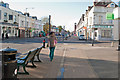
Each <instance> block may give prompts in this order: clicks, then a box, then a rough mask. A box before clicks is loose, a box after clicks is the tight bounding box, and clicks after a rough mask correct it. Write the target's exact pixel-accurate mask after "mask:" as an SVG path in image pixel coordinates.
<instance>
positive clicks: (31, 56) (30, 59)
mask: <svg viewBox="0 0 120 80" xmlns="http://www.w3.org/2000/svg"><path fill="white" fill-rule="evenodd" d="M38 50H39V49H35V50H32V51H29V52H28V54H27V56H25V57H23V58H18V59H17V66H18V71H19V67H20V66H22V67H23V70H24V73H23V72H18V71H17V73H18V74H28V75H29V73H28V72H27V71H26V67H27V64H28V63H29V62H31V63H32V66H31V67H36V66H35V64H34V63H33V62H34V61H33V60H34V57H35V55H36V53H37V51H38Z"/></svg>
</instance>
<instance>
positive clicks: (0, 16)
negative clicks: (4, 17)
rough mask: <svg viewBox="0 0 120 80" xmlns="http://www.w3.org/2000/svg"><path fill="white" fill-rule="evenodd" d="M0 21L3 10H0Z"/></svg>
mask: <svg viewBox="0 0 120 80" xmlns="http://www.w3.org/2000/svg"><path fill="white" fill-rule="evenodd" d="M0 20H1V10H0Z"/></svg>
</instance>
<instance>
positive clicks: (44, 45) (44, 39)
mask: <svg viewBox="0 0 120 80" xmlns="http://www.w3.org/2000/svg"><path fill="white" fill-rule="evenodd" d="M43 48H45V39H44V40H43Z"/></svg>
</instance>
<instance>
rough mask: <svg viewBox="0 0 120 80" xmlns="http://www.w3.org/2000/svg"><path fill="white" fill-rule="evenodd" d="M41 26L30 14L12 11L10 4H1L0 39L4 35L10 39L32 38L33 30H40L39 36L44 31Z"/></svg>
mask: <svg viewBox="0 0 120 80" xmlns="http://www.w3.org/2000/svg"><path fill="white" fill-rule="evenodd" d="M25 15H26V16H25ZM41 25H42V24H41V22H40V21H39V20H37V19H35V17H31V16H30V15H29V13H25V14H23V13H22V12H20V11H15V10H11V9H10V8H9V4H7V3H4V2H0V38H2V36H3V35H4V37H5V36H6V33H7V34H8V36H9V37H31V36H32V35H33V33H32V32H33V30H38V32H37V34H38V33H39V31H43V28H41V27H40V26H41ZM42 27H43V26H42Z"/></svg>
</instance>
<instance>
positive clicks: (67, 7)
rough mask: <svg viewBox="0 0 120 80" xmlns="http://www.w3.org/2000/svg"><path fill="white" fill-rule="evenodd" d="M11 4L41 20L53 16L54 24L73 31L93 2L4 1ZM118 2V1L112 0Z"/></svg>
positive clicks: (51, 0) (70, 0)
mask: <svg viewBox="0 0 120 80" xmlns="http://www.w3.org/2000/svg"><path fill="white" fill-rule="evenodd" d="M2 1H4V2H6V3H9V4H10V8H11V9H13V10H18V11H22V12H23V13H24V12H25V8H34V9H28V12H29V13H30V15H31V16H37V17H38V19H40V18H41V17H43V16H49V15H51V18H52V24H53V25H56V26H59V25H62V26H65V27H66V30H70V31H73V30H74V23H75V22H76V23H78V21H79V19H80V17H81V15H82V14H83V13H85V10H86V9H87V7H88V6H90V5H92V4H93V0H2ZM112 1H114V2H117V1H118V0H112Z"/></svg>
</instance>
